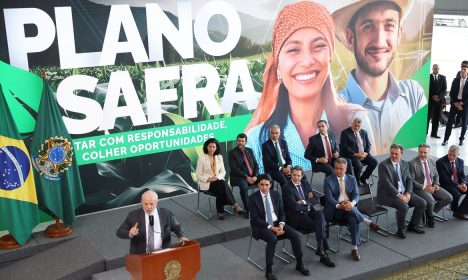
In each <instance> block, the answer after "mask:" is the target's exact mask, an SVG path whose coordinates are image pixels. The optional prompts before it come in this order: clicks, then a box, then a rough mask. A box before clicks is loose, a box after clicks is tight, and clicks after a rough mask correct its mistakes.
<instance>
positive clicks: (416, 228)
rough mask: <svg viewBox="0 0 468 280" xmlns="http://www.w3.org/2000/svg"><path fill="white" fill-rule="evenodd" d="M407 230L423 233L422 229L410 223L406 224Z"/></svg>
mask: <svg viewBox="0 0 468 280" xmlns="http://www.w3.org/2000/svg"><path fill="white" fill-rule="evenodd" d="M407 231H412V232H416V233H419V234H423V233H425V231H424V230H422V229H420V228H419V227H418V226H415V225H412V224H409V225H408V229H407Z"/></svg>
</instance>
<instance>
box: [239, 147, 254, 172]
mask: <svg viewBox="0 0 468 280" xmlns="http://www.w3.org/2000/svg"><path fill="white" fill-rule="evenodd" d="M241 152H242V155H243V156H244V161H245V164H246V165H247V169H248V170H249V176H252V175H253V171H252V167H251V166H250V163H249V160H248V159H247V155H246V154H245V151H244V149H242V150H241Z"/></svg>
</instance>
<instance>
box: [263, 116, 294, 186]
mask: <svg viewBox="0 0 468 280" xmlns="http://www.w3.org/2000/svg"><path fill="white" fill-rule="evenodd" d="M280 135H281V129H280V127H279V126H278V125H276V124H274V125H272V126H271V127H270V139H268V140H267V141H266V142H265V143H263V144H262V161H263V168H264V169H265V173H267V174H270V176H271V177H272V178H273V180H275V181H276V182H278V183H279V184H280V186H281V187H283V185H284V184H285V183H286V181H287V177H289V175H290V173H291V167H292V160H291V156H290V155H289V149H288V144H287V143H286V141H285V140H284V139H281V138H280Z"/></svg>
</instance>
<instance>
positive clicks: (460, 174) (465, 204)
mask: <svg viewBox="0 0 468 280" xmlns="http://www.w3.org/2000/svg"><path fill="white" fill-rule="evenodd" d="M459 154H460V147H458V146H456V145H452V146H450V148H449V150H448V154H447V155H446V156H443V157H441V158H440V159H438V160H437V162H436V166H437V171H438V172H439V176H440V184H441V186H442V187H443V188H445V189H446V190H447V191H448V192H449V193H450V194H451V195H452V196H453V201H452V204H451V206H450V208H451V209H452V211H453V216H454V217H457V218H459V219H462V220H468V195H466V196H465V198H464V199H463V200H462V202H461V203H460V205H458V202H459V201H460V197H461V196H462V195H463V194H467V186H466V185H467V180H466V177H465V171H464V168H463V165H464V164H463V159H461V158H459V157H458V155H459Z"/></svg>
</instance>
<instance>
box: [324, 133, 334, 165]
mask: <svg viewBox="0 0 468 280" xmlns="http://www.w3.org/2000/svg"><path fill="white" fill-rule="evenodd" d="M325 145H326V146H327V159H328V163H330V162H331V160H332V152H331V146H330V141H328V136H325Z"/></svg>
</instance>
